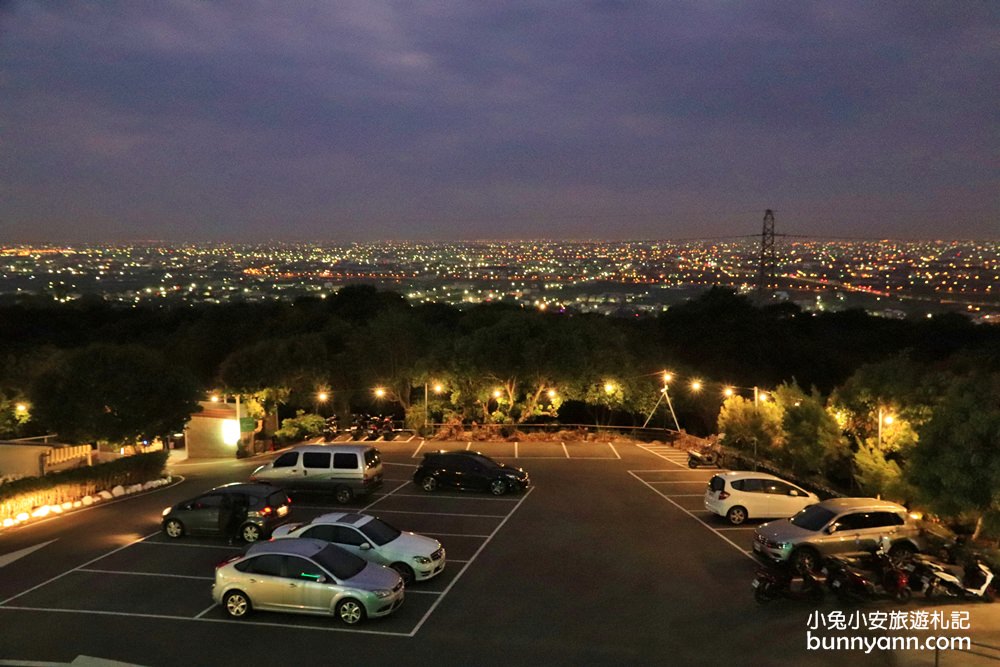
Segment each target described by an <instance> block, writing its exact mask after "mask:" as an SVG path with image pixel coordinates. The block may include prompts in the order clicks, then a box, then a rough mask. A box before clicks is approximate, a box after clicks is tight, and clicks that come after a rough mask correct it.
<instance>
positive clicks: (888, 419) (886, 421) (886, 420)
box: [882, 415, 894, 424]
mask: <svg viewBox="0 0 1000 667" xmlns="http://www.w3.org/2000/svg"><path fill="white" fill-rule="evenodd" d="M882 421H884V422H885V423H886V424H891V423H892V422H893V421H894V420H893V418H892V415H886V416H885V419H883V420H882Z"/></svg>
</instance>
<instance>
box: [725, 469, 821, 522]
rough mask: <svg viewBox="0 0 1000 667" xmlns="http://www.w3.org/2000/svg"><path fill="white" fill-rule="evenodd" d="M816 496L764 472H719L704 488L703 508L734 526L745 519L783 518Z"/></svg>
mask: <svg viewBox="0 0 1000 667" xmlns="http://www.w3.org/2000/svg"><path fill="white" fill-rule="evenodd" d="M818 502H819V497H818V496H817V495H816V494H815V493H810V492H808V491H806V490H805V489H803V488H801V487H798V486H795V485H794V484H792V483H791V482H786V481H785V480H783V479H781V478H780V477H775V476H774V475H769V474H767V473H766V472H723V473H719V474H718V475H715V476H714V477H712V479H710V480H709V482H708V488H707V489H705V509H707V510H708V511H709V512H712V513H714V514H718V515H719V516H722V517H725V518H726V519H727V520H728V521H729V523H731V524H733V525H734V526H738V525H740V524H742V523H743V522H744V521H746V520H747V519H783V518H786V517H790V516H792V515H793V514H795V513H796V512H798V511H799V510H801V509H802V508H803V507H805V506H806V505H812V504H813V503H818Z"/></svg>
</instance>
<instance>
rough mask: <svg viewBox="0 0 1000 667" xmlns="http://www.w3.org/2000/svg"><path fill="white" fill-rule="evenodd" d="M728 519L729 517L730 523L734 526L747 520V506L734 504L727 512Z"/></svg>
mask: <svg viewBox="0 0 1000 667" xmlns="http://www.w3.org/2000/svg"><path fill="white" fill-rule="evenodd" d="M726 519H728V520H729V523H731V524H733V525H734V526H738V525H740V524H741V523H743V522H744V521H746V520H747V510H746V508H745V507H740V506H739V505H733V506H732V507H730V508H729V511H728V512H726Z"/></svg>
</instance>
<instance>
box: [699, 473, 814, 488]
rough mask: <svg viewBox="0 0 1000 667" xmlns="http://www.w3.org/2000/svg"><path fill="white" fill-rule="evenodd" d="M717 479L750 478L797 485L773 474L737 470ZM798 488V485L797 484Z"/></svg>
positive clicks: (722, 474)
mask: <svg viewBox="0 0 1000 667" xmlns="http://www.w3.org/2000/svg"><path fill="white" fill-rule="evenodd" d="M716 477H722V478H724V479H726V480H734V479H747V478H748V477H749V478H753V479H773V480H777V481H779V482H785V483H786V484H795V482H789V481H788V480H787V479H782V478H780V477H778V476H777V475H772V474H771V473H767V472H752V471H750V470H735V471H730V472H720V473H718V474H717V475H716ZM796 486H798V485H797V484H796Z"/></svg>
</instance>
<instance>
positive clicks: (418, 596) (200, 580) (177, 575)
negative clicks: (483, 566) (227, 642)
mask: <svg viewBox="0 0 1000 667" xmlns="http://www.w3.org/2000/svg"><path fill="white" fill-rule="evenodd" d="M408 488H412V482H411V481H410V480H399V483H398V484H396V485H393V486H392V487H391V488H390V489H389V490H388V491H387V492H385V493H383V494H380V495H379V496H377V497H374V498H371V499H370V502H368V504H367V505H365V506H364V507H361V508H360V509H352V508H345V507H344V506H342V505H341V506H337V507H336V508H329V509H336V510H338V511H344V510H347V511H363V510H368V509H371V510H372V511H377V512H379V513H384V514H399V515H401V516H411V517H413V518H414V519H417V518H420V519H422V521H421V523H428V524H434V525H432V526H431V525H429V526H428V530H422V531H421V532H422V533H424V534H427V535H432V536H436V537H441V538H446V539H447V538H452V541H451V543H450V544H449V543H448V542H447V541H446V542H445V548H446V549H448V551H449V554H450V555H451V557H449V558H448V564H449V565H453V566H454V567H451V568H445V570H444V572H442V573H441V574H439V575H437V576H436V577H434V578H433V579H432V580H428V581H427V582H423V581H422V582H418V583H417V584H415V585H414V586H413V587H411V588H408V590H407V594H408V595H410V596H412V599H413V600H414V602H412V603H411V604H409V605H404V606H403V607H402V608H401V610H400V611H399V612H397V613H395V614H393V615H391V616H389V617H387V618H386V619H381V620H380V621H379V623H380V624H383V625H382V629H370V628H354V627H339V626H338V627H332V626H330V625H329V619H328V618H326V619H324V618H323V617H319V620H318V621H315V620H313V618H312V617H306V616H303V617H295V618H293V619H291V620H289V619H288V617H286V616H284V615H280V614H274V615H273V616H272V614H271V613H269V612H261V614H260V616H256V617H255V618H253V619H230V618H228V617H225V616H224V615H225V611H224V610H223V609H222V608H221V607H219V605H217V604H212V605H211V606H208V607H206V608H202V604H204V603H202V604H197V605H196V606H194V607H193V608H190V609H189V610H187V609H186V608H188V607H191V604H190V603H191V602H192V601H197V600H196V598H195V597H192V592H193V591H194V590H199V589H198V587H202V586H205V585H206V584H207V583H208V582H211V581H214V577H213V576H206V575H200V576H198V575H197V574H196V573H201V572H211V567H206V566H205V565H204V563H205V562H207V561H213V556H212V555H211V553H210V552H206V551H205V550H206V549H215V550H217V551H219V552H221V553H222V554H230V553H232V552H239V551H240V549H241V547H240V546H229V545H225V544H212V543H208V544H205V543H197V542H189V541H186V540H185V539H183V538H182V539H181V540H170V541H167V538H166V537H165V536H164V535H163V534H162V532H161V531H159V530H158V531H157V532H155V533H150V534H149V535H146V536H144V537H140V538H138V539H134V540H132V541H130V542H129V543H128V544H124V545H122V546H120V547H118V548H115V549H112V550H110V551H108V552H106V553H104V554H102V555H100V556H98V557H96V558H93V559H91V560H88V561H87V562H86V563H83V564H81V565H79V566H77V567H75V568H73V569H70V570H67V571H65V572H62V573H61V574H58V575H56V576H54V577H51V578H49V579H47V580H46V581H43V582H41V583H39V584H37V585H35V586H32V587H30V588H27V589H25V590H23V591H21V592H19V593H17V594H16V595H12V596H10V597H8V598H7V599H6V600H3V601H0V611H2V610H7V611H16V610H22V611H28V610H30V611H51V612H55V613H74V614H84V615H95V616H117V617H121V618H153V619H163V620H177V621H188V622H191V621H195V622H198V621H201V622H211V623H229V624H233V625H234V626H236V627H247V626H251V627H274V628H282V629H283V630H285V631H287V630H289V629H298V630H323V631H327V632H353V633H361V634H372V635H383V636H395V637H413V636H415V635H416V633H417V632H418V631H419V629H420V628H421V627H422V626H423V625H424V624H425V623H426V621H427V619H428V618H429V617H430V615H431V613H432V612H433V611H434V610H435V609H437V607H438V605H439V604H440V602H441V600H442V599H443V597H444V596H445V595H446V594H447V593H449V592H451V591H453V590H454V589H455V584H456V583H457V581H458V579H459V578H460V577H461V576H462V575H463V574H464V573H465V572H466V571H467V569H468V568H469V567H470V566H471V565H472V564H473V562H474V561H475V560H476V558H477V557H478V556H479V555H480V554H482V553H483V551H484V549H485V548H486V547H487V545H488V544H489V543H490V541H491V540H492V539H493V538H494V537H496V536H497V535H498V533H499V532H500V530H501V529H502V528H503V527H504V526H505V525H506V523H507V521H508V520H509V519H510V517H511V516H512V515H513V514H514V512H516V511H517V510H518V509H519V508H520V507H521V505H522V504H523V503H524V502H525V500H526V499H527V497H528V496H529V495H530V493H531V492H532V491H533V488H532V489H529V490H528V491H527V492H526V493H524V494H522V495H521V496H520V497H519V498H494V497H482V496H480V497H471V496H466V495H462V494H455V495H445V494H413V493H406V490H407V489H408ZM417 499H419V502H418V503H417V506H418V507H419V505H420V504H422V503H426V502H430V503H432V504H434V503H435V502H436V501H442V502H440V503H436V504H437V505H439V506H441V508H442V509H446V508H447V507H452V508H457V509H459V511H458V512H455V511H452V512H442V511H415V510H416V507H414V504H413V503H414V500H417ZM457 500H468V501H470V503H469V506H470V509H471V508H472V507H473V506H475V507H477V508H481V510H485V512H484V511H481V510H480V509H476V510H473V511H472V512H467V513H466V512H463V511H461V510H462V509H464V508H463V507H462V505H461V504H458V503H455V501H457ZM397 502H398V503H403V505H399V506H398V507H399V508H398V509H396V508H395V507H396V505H395V503H397ZM389 503H393V505H394V507H393V508H390V507H388V506H387V505H388V504H389ZM405 503H409V505H405ZM489 503H494V505H489ZM299 507H301V508H302V509H303V510H310V511H316V512H322V511H323V510H324V509H325V508H323V507H321V506H310V505H299ZM493 510H496V512H493ZM470 528H471V530H470ZM159 546H168V547H171V549H170V550H169V551H171V552H172V553H175V554H179V556H178V557H176V558H175V557H174V556H172V555H171V556H168V555H167V554H166V553H163V552H160V553H163V555H162V556H161V555H157V553H158V552H156V551H147V549H154V550H155V548H156V547H159ZM131 547H136V549H137V551H130V552H127V553H123V552H124V551H125V550H126V549H130V548H131ZM178 547H188V548H189V549H188V550H187V551H186V552H185V550H184V549H178ZM191 547H193V548H191ZM116 554H117V557H114V558H111V560H110V561H109V562H107V563H106V564H105V563H98V561H101V560H102V559H108V558H110V557H112V556H115V555H116ZM146 554H148V556H147V555H146ZM456 556H457V557H456ZM158 562H159V563H163V562H170V563H173V565H171V566H170V567H165V568H164V569H165V570H168V571H164V572H155V571H149V570H151V569H156V564H157V563H158ZM213 562H214V561H213ZM133 564H134V566H135V569H134V570H133V569H130V568H131V567H133ZM185 564H187V566H185ZM102 565H103V567H102ZM178 566H179V567H180V572H178ZM185 569H186V570H187V572H184V570H185ZM70 575H73V576H72V577H70ZM79 577H87V578H89V579H83V580H80V579H79ZM111 577H114V578H116V579H117V580H119V581H121V582H122V583H121V584H120V585H119V586H115V587H111V586H108V587H107V589H108V590H111V589H112V588H121V587H126V586H127V587H133V586H137V587H139V588H146V589H149V590H154V591H155V590H159V589H160V587H168V586H170V587H176V586H179V585H181V584H182V582H185V581H186V582H188V583H185V584H184V586H186V587H188V588H190V587H192V586H194V587H195V588H191V589H190V590H187V589H185V593H184V594H183V595H181V596H178V597H176V598H175V599H174V601H173V603H172V604H173V605H174V607H176V606H177V605H178V604H179V605H180V608H171V607H170V606H169V605H168V606H167V607H166V608H164V606H163V604H162V602H163V600H160V599H159V597H158V596H156V595H153V596H151V597H149V600H152V602H140V603H137V604H136V603H133V608H120V607H119V606H118V605H117V604H114V603H111V602H112V599H111V598H109V599H106V600H103V601H102V603H99V604H98V603H95V602H94V601H93V600H91V601H90V602H89V605H92V606H95V607H98V608H96V609H74V608H66V607H63V606H61V605H62V600H64V599H67V598H66V597H65V596H64V595H63V593H62V591H63V589H64V588H67V587H68V588H70V589H71V590H72V587H73V586H79V584H78V583H77V582H78V581H84V582H85V583H86V585H88V586H95V585H96V586H97V588H99V589H102V588H105V587H104V585H103V584H102V583H100V582H102V581H104V580H107V579H108V578H111ZM95 578H96V580H95ZM140 580H141V581H144V582H148V583H139V582H140ZM59 581H61V585H59V586H56V587H53V588H50V589H48V590H44V591H42V590H41V589H43V588H44V587H46V586H50V585H52V584H54V583H56V582H59ZM129 581H132V582H135V583H128V582H129ZM170 582H176V583H173V584H171V583H170ZM425 583H428V584H431V587H429V588H427V587H424V586H423V584H425ZM434 583H437V586H434V585H433V584H434ZM150 587H152V589H150ZM35 591H38V594H36V595H33V596H32V597H31V598H28V599H24V597H25V596H28V595H29V594H32V593H33V592H35ZM114 599H125V600H128V599H134V596H127V595H126V596H121V595H118V597H116V598H114ZM157 600H159V602H157ZM18 602H23V603H24V604H23V605H22V604H17V603H18ZM53 602H55V604H53ZM32 603H34V604H32ZM109 603H110V604H109ZM153 604H156V605H157V606H159V607H160V608H161V609H163V610H164V611H166V612H167V613H155V612H156V611H157V610H156V609H155V608H150V607H151V606H152V605H153ZM100 607H104V608H103V609H102V608H100ZM178 611H180V613H176V612H178ZM271 618H275V619H276V620H274V621H272V620H271Z"/></svg>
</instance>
